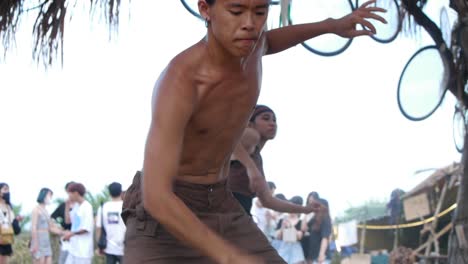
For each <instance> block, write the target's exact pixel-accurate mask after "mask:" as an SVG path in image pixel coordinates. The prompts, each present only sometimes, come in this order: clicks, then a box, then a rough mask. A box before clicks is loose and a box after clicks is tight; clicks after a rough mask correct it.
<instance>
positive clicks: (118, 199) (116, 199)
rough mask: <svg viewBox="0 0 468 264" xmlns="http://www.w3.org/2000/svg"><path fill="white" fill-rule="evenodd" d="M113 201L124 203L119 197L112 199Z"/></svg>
mask: <svg viewBox="0 0 468 264" xmlns="http://www.w3.org/2000/svg"><path fill="white" fill-rule="evenodd" d="M111 201H113V202H120V201H122V198H120V196H119V197H112V199H111Z"/></svg>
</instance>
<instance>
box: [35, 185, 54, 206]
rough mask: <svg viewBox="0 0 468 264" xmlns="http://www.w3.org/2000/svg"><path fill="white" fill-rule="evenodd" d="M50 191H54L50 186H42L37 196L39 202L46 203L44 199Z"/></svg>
mask: <svg viewBox="0 0 468 264" xmlns="http://www.w3.org/2000/svg"><path fill="white" fill-rule="evenodd" d="M48 193H53V192H52V191H51V190H50V189H49V188H42V189H41V190H40V191H39V195H38V196H37V200H36V201H37V202H38V203H40V204H41V203H44V200H45V198H46V196H47V194H48Z"/></svg>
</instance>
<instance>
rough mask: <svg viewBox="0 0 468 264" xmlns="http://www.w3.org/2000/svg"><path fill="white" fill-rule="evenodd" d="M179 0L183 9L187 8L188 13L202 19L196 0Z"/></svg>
mask: <svg viewBox="0 0 468 264" xmlns="http://www.w3.org/2000/svg"><path fill="white" fill-rule="evenodd" d="M180 2H182V5H184V7H185V9H187V11H189V12H190V14H192V15H194V16H195V17H197V18H199V19H201V20H203V18H202V16H201V15H200V13H199V12H198V0H180Z"/></svg>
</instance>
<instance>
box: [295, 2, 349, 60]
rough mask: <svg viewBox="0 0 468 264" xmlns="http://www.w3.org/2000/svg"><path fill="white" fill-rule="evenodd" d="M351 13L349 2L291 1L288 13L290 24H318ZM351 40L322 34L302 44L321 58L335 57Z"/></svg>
mask: <svg viewBox="0 0 468 264" xmlns="http://www.w3.org/2000/svg"><path fill="white" fill-rule="evenodd" d="M352 11H353V4H352V3H351V1H350V0H326V1H317V0H313V1H311V0H293V1H292V2H291V11H290V13H289V22H290V24H295V25H297V24H304V23H311V22H319V21H322V20H325V19H327V18H329V17H331V18H340V17H343V16H345V15H347V14H349V13H351V12H352ZM351 42H352V39H347V38H342V37H340V36H337V35H335V34H324V35H322V36H318V37H315V38H313V39H310V40H307V41H305V42H303V43H302V45H303V46H304V47H305V48H306V49H308V50H309V51H311V52H313V53H315V54H318V55H321V56H335V55H338V54H340V53H342V52H343V51H345V50H346V49H347V48H348V47H349V45H351Z"/></svg>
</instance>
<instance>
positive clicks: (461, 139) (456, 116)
mask: <svg viewBox="0 0 468 264" xmlns="http://www.w3.org/2000/svg"><path fill="white" fill-rule="evenodd" d="M465 133H466V122H465V115H464V113H463V110H462V109H460V108H459V107H455V112H454V113H453V142H454V143H455V148H456V149H457V151H458V152H459V153H463V148H464V144H465Z"/></svg>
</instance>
